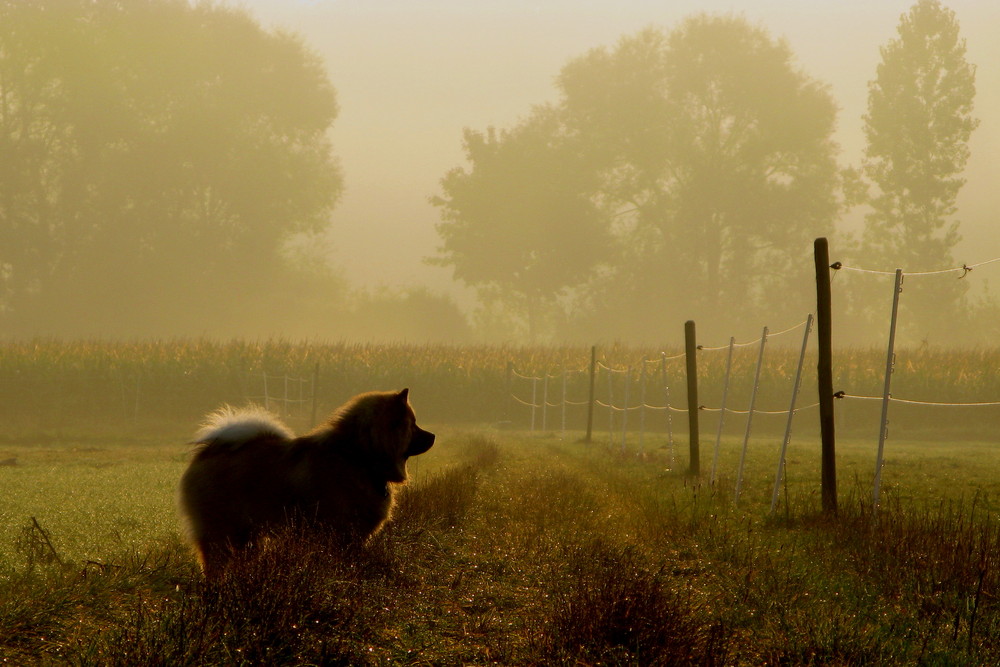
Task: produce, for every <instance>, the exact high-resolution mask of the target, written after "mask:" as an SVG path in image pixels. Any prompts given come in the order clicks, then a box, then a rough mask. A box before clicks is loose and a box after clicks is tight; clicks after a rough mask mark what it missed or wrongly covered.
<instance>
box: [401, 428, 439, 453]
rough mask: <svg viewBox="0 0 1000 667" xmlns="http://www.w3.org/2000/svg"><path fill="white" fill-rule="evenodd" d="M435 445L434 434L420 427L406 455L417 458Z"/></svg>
mask: <svg viewBox="0 0 1000 667" xmlns="http://www.w3.org/2000/svg"><path fill="white" fill-rule="evenodd" d="M433 444H434V434H433V433H431V432H430V431H425V430H424V429H422V428H419V427H418V428H417V430H416V431H415V432H414V434H413V439H412V440H410V447H409V449H408V450H407V452H406V455H407V456H416V455H417V454H423V453H424V452H426V451H427V450H428V449H430V448H431V446H432V445H433Z"/></svg>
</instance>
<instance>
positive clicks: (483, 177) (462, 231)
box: [431, 107, 606, 339]
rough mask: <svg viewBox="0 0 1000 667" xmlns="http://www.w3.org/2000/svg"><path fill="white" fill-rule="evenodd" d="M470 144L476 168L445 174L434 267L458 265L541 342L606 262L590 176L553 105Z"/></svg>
mask: <svg viewBox="0 0 1000 667" xmlns="http://www.w3.org/2000/svg"><path fill="white" fill-rule="evenodd" d="M464 147H465V154H466V158H467V159H468V161H469V163H470V167H469V169H462V168H456V169H453V170H451V171H450V172H448V174H447V175H446V176H445V177H444V178H443V179H442V181H441V187H442V190H443V193H444V194H443V195H441V196H436V197H433V198H432V200H431V201H432V202H433V203H434V204H435V205H436V206H438V207H440V208H441V210H442V213H441V216H442V220H443V221H442V222H441V224H439V225H438V227H437V230H438V233H439V234H440V236H441V239H442V245H441V247H440V248H439V255H438V256H437V257H436V258H433V259H432V260H431V261H432V262H434V263H437V264H440V265H443V266H451V267H452V269H453V271H454V276H455V278H457V279H458V280H460V281H462V282H463V283H465V284H466V285H469V286H472V287H475V288H476V290H477V292H478V294H479V296H480V298H481V299H482V300H483V302H484V303H485V304H487V306H489V305H493V304H495V303H497V302H500V303H503V304H504V305H506V306H507V308H508V310H509V311H511V313H512V314H513V315H514V316H516V317H517V318H519V319H520V320H521V321H522V322H523V326H524V330H525V331H526V333H527V334H528V336H529V337H530V338H532V339H534V338H536V337H537V336H539V335H540V334H541V333H542V332H543V329H544V328H545V327H546V326H549V328H550V329H551V326H552V322H553V317H555V315H556V313H558V312H560V299H563V298H566V297H567V296H568V292H569V291H570V290H571V289H572V288H573V287H575V286H577V285H579V284H580V283H582V282H584V281H585V280H586V279H587V278H588V277H589V276H590V275H591V272H592V271H593V270H594V269H595V267H596V266H597V265H598V264H599V262H600V260H601V259H602V257H603V256H604V253H605V245H606V244H605V241H606V235H605V233H604V227H603V220H602V219H601V217H600V215H599V211H598V209H597V207H596V206H595V205H594V204H593V202H592V201H590V199H589V198H588V194H589V192H590V191H591V189H592V188H591V187H589V186H588V180H592V176H591V175H590V174H589V173H588V172H587V171H586V170H585V169H582V168H581V167H580V166H579V162H580V155H579V151H578V147H577V146H575V145H574V144H573V143H572V142H569V141H567V140H566V139H565V137H563V136H562V134H561V129H560V122H559V118H558V116H557V115H556V113H555V111H554V110H553V109H551V108H547V107H543V108H539V109H536V110H535V112H534V113H533V114H532V115H531V116H530V117H529V118H528V119H527V120H525V121H524V122H522V123H521V124H520V125H519V126H517V127H516V128H514V129H512V130H509V131H503V132H500V133H497V132H496V131H494V130H492V129H490V130H489V131H488V132H486V133H485V134H484V133H481V132H475V131H472V130H466V132H465V140H464Z"/></svg>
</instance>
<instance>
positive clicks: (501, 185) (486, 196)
mask: <svg viewBox="0 0 1000 667" xmlns="http://www.w3.org/2000/svg"><path fill="white" fill-rule="evenodd" d="M557 86H558V90H559V94H560V96H559V99H558V101H556V102H554V103H551V104H546V105H542V106H539V107H536V108H535V109H533V110H532V111H531V112H530V114H528V115H527V117H526V118H525V119H524V120H522V121H521V122H520V123H519V124H517V125H516V126H514V127H512V128H509V129H503V130H497V129H494V128H489V129H488V130H486V131H485V132H483V131H475V130H466V131H465V134H464V147H465V152H466V158H467V164H466V165H465V166H462V167H457V168H455V169H453V170H451V171H450V172H448V173H447V174H446V175H445V176H444V178H443V179H442V181H441V192H440V194H438V195H437V196H435V197H434V198H433V199H432V201H433V203H434V204H435V205H437V206H438V207H440V209H441V215H442V222H441V224H440V225H439V227H438V230H439V232H440V236H441V239H442V244H441V246H440V249H439V252H438V254H437V255H436V256H435V257H433V258H432V259H431V261H433V262H435V263H438V264H441V265H444V266H450V267H452V269H453V271H454V275H455V277H456V279H458V280H460V281H462V282H464V283H465V284H467V285H469V286H472V287H474V288H475V289H476V290H477V291H478V293H479V296H480V300H481V303H482V305H483V307H482V309H481V311H480V313H479V316H480V317H481V318H483V320H484V321H490V322H492V323H493V326H496V323H498V322H502V323H505V324H506V325H507V327H508V330H512V331H521V332H523V333H526V334H527V335H528V336H530V337H532V338H534V339H546V338H560V339H561V338H567V337H568V338H572V339H584V340H586V339H599V338H608V337H613V338H622V339H632V340H635V339H646V340H649V339H652V340H657V339H662V338H664V337H665V335H664V332H671V331H673V330H675V329H677V328H678V327H679V326H680V323H681V322H683V321H684V320H686V319H695V320H696V321H698V322H700V323H705V324H708V325H709V326H710V327H714V331H715V332H716V333H717V334H719V335H721V334H723V333H725V334H729V333H740V334H743V335H749V334H750V333H751V332H752V329H749V328H747V327H748V326H752V327H759V326H761V325H762V324H765V323H772V324H773V323H793V322H796V321H798V320H799V319H804V315H805V313H806V312H808V311H809V310H811V308H812V303H813V292H812V291H811V289H810V285H811V277H810V276H811V272H812V264H811V259H810V249H811V241H812V239H813V238H815V237H817V236H834V237H836V236H838V235H837V230H836V223H837V222H838V220H839V219H840V218H841V216H842V215H843V214H844V213H845V212H846V211H847V210H848V209H849V208H851V207H855V206H862V207H865V209H866V210H867V211H868V213H867V214H866V217H865V228H864V233H863V235H862V236H861V237H860V238H853V237H851V236H849V235H844V234H841V235H839V239H838V240H837V247H838V249H839V251H840V252H842V253H843V255H842V256H841V257H840V259H849V260H852V261H857V262H859V263H864V264H868V265H872V266H875V267H878V268H884V267H895V266H900V267H906V268H908V269H911V270H919V269H923V268H926V267H928V266H930V267H941V268H946V267H950V266H953V262H954V261H955V260H954V257H953V256H952V248H953V247H954V245H955V243H956V242H957V240H958V238H959V237H958V222H957V220H955V219H954V217H953V214H954V213H955V212H956V207H955V200H956V196H957V194H958V191H959V189H960V187H961V185H962V183H963V182H964V181H962V179H961V173H962V171H963V169H964V166H965V162H966V159H967V157H968V154H969V151H968V147H967V141H968V139H969V136H970V133H971V131H972V130H973V129H974V128H975V126H976V121H975V120H974V119H973V118H972V116H971V112H972V103H973V98H974V95H975V85H974V68H973V67H972V66H971V65H969V64H968V63H967V62H966V61H965V45H964V42H963V41H962V40H961V39H960V38H959V35H958V22H957V20H956V18H955V16H954V14H953V12H951V11H950V10H948V9H946V8H944V7H942V6H941V5H940V3H939V2H937V0H920V1H919V2H917V3H916V4H915V5H914V6H913V8H912V9H911V10H910V11H909V12H908V13H907V14H905V15H903V16H902V18H901V21H900V25H899V37H898V38H897V39H895V40H893V41H892V42H890V43H889V44H888V45H887V46H886V47H884V48H883V49H882V63H881V65H880V66H879V69H878V73H877V77H876V78H875V80H874V81H872V82H871V84H870V97H869V106H868V113H867V114H866V116H865V118H864V123H865V134H866V137H867V140H868V147H867V150H866V151H865V155H864V159H863V161H862V164H861V166H860V168H857V169H846V170H842V169H840V168H839V167H838V164H837V160H836V158H837V152H838V150H839V149H838V147H837V146H836V144H835V143H834V141H833V138H832V136H833V132H834V124H835V116H836V105H835V103H834V100H833V99H832V98H831V96H830V93H829V92H828V90H827V88H826V87H825V86H824V85H822V84H820V83H819V82H817V81H815V80H814V79H812V78H810V77H809V76H807V75H806V74H805V73H803V72H802V71H801V70H799V69H798V68H797V67H796V66H795V64H794V58H793V54H792V52H791V51H790V49H789V48H788V46H787V45H786V44H785V43H784V42H782V41H778V40H775V39H773V38H771V37H770V35H769V34H768V33H767V32H766V31H765V30H764V29H762V28H760V27H757V26H754V25H752V24H750V23H749V22H747V21H746V20H744V19H742V18H738V17H734V16H708V15H698V16H694V17H691V18H689V19H687V20H686V21H683V22H682V23H681V24H680V25H679V26H678V27H677V28H676V29H674V30H672V31H670V32H664V31H661V30H658V29H647V30H644V31H642V32H640V33H638V34H635V35H631V36H627V37H624V38H622V39H621V41H620V42H619V43H618V44H617V45H616V46H615V47H614V48H610V49H609V48H599V49H595V50H593V51H591V52H589V53H587V54H585V55H583V56H581V57H579V58H576V59H574V60H572V61H571V62H569V63H568V64H567V65H566V66H565V67H564V68H563V69H562V71H561V72H560V73H559V75H558V77H557ZM883 287H884V294H882V292H881V291H878V290H879V289H881V287H880V288H878V289H876V288H875V287H867V286H865V285H863V284H859V285H857V289H856V290H853V291H850V292H841V293H840V295H842V296H846V298H842V299H841V301H840V304H839V305H840V306H841V309H842V310H843V312H844V314H845V315H849V316H850V318H851V321H852V323H853V325H854V326H855V328H854V330H853V332H854V333H858V332H862V331H865V332H869V331H871V330H872V329H873V328H875V329H877V328H878V327H881V326H883V321H882V320H883V319H884V316H885V314H886V311H887V308H888V304H889V303H890V301H891V299H890V289H891V283H890V284H889V285H888V286H883ZM966 289H967V283H961V282H958V281H950V282H948V283H947V284H946V285H944V286H943V287H941V288H938V289H937V290H936V291H935V292H934V293H933V295H932V296H931V297H930V298H929V299H928V298H926V297H924V298H923V301H924V302H925V306H926V307H924V308H923V309H919V308H918V309H915V310H912V311H911V312H912V313H913V316H914V318H915V321H914V323H913V324H912V325H911V329H910V331H911V332H912V333H913V334H914V335H916V336H921V335H922V336H931V337H932V338H934V340H935V341H936V342H938V343H947V342H949V341H952V340H954V339H955V336H954V333H955V324H956V318H959V317H962V318H965V319H968V317H967V312H968V307H969V305H970V304H969V302H968V299H967V295H966ZM920 301H921V298H919V297H918V299H917V300H916V301H913V300H911V303H918V304H919V303H920Z"/></svg>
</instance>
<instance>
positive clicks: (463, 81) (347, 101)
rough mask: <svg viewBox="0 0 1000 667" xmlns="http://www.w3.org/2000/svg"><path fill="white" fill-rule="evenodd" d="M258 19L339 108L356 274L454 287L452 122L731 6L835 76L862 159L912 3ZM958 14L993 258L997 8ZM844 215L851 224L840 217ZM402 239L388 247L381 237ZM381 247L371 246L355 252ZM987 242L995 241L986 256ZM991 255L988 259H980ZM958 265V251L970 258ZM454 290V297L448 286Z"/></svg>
mask: <svg viewBox="0 0 1000 667" xmlns="http://www.w3.org/2000/svg"><path fill="white" fill-rule="evenodd" d="M244 4H245V6H246V7H247V8H249V9H250V10H251V11H253V12H254V13H255V15H257V16H259V17H260V18H261V20H262V21H264V22H266V23H267V24H269V25H273V26H285V27H287V28H289V29H292V30H295V31H297V32H300V33H301V34H302V35H304V36H305V37H306V39H307V40H308V42H309V44H310V45H311V46H312V47H313V48H314V49H316V50H317V51H318V52H319V53H320V54H322V55H323V57H324V59H325V61H326V64H327V67H328V69H329V73H330V77H331V79H332V81H333V82H334V85H335V86H336V87H337V91H338V93H339V95H340V101H341V105H342V112H341V116H340V117H339V118H338V120H337V122H336V124H335V126H334V129H333V138H334V145H335V150H336V151H337V154H338V155H339V156H340V158H341V160H342V162H343V166H344V170H345V174H346V193H345V196H344V198H343V200H342V202H341V204H340V206H339V207H338V208H337V210H336V212H335V213H334V216H333V226H332V233H333V234H334V236H335V238H336V243H335V248H334V250H335V255H334V256H335V258H336V262H337V263H338V264H340V265H341V266H343V267H344V268H345V269H346V270H347V273H348V274H349V275H350V277H351V279H352V280H356V281H358V282H359V283H362V284H377V283H384V284H388V285H409V284H411V283H414V282H416V283H418V284H422V285H428V286H431V287H432V288H434V289H440V290H452V289H454V286H453V285H452V283H451V279H450V274H449V272H448V271H447V270H444V269H436V268H432V267H427V266H426V265H425V264H424V263H423V262H422V258H423V257H424V256H426V255H428V254H432V253H433V252H434V248H435V247H436V245H437V244H438V243H439V240H438V238H437V236H436V234H435V232H434V224H435V223H436V222H437V221H438V217H439V216H438V212H437V211H436V210H434V209H433V208H432V207H431V206H429V205H428V204H427V197H428V196H429V195H430V194H432V193H435V192H437V191H438V189H439V188H438V180H439V179H440V178H441V176H442V175H443V174H444V173H445V172H446V171H447V170H448V169H450V168H452V167H455V166H458V165H460V164H461V163H462V160H463V156H462V151H461V145H460V139H461V134H460V131H461V128H463V127H471V128H476V129H485V128H486V127H488V126H491V125H492V126H497V127H506V126H510V125H512V124H514V123H516V122H517V120H518V118H519V117H521V116H523V115H524V114H526V113H527V112H528V111H529V110H530V107H531V106H532V105H534V104H539V103H542V102H546V101H551V100H553V99H554V97H555V90H554V88H553V79H554V77H555V75H556V74H557V73H558V72H559V70H560V68H561V67H562V66H563V65H565V64H566V62H568V61H569V60H570V59H572V58H574V57H576V56H579V55H581V54H583V53H585V52H586V51H587V50H589V49H591V48H594V47H597V46H603V45H613V44H614V43H615V42H616V41H617V40H618V39H619V38H620V37H621V36H622V35H624V34H627V33H632V32H636V31H638V30H641V29H642V28H644V27H646V26H648V25H658V26H666V27H670V26H672V25H674V24H676V23H677V22H678V21H680V20H681V19H682V18H684V17H685V16H688V15H690V14H692V13H697V12H702V11H704V12H712V13H715V12H719V13H728V12H734V13H737V14H739V15H742V16H745V17H746V18H747V19H748V20H750V21H751V22H754V23H757V24H760V25H761V26H763V27H765V28H766V29H767V30H768V31H770V32H771V34H772V35H773V36H774V37H776V38H784V39H786V40H787V41H788V43H789V45H790V46H791V49H792V51H793V52H794V53H795V55H796V56H797V57H798V59H799V62H800V64H801V67H802V68H803V69H804V70H805V71H806V72H808V73H809V74H811V75H812V76H813V77H815V78H816V79H819V80H820V81H823V82H826V83H828V84H829V85H830V87H831V91H832V93H833V95H834V98H835V99H836V101H837V103H838V104H839V106H840V113H839V116H838V129H837V133H836V138H837V140H838V142H839V143H840V145H841V148H842V154H841V161H842V163H844V164H853V163H857V162H858V161H859V159H860V155H861V151H862V150H863V146H864V137H863V134H862V122H861V117H862V115H863V114H864V112H865V105H866V99H867V94H868V82H869V81H870V80H871V79H873V78H874V77H875V72H876V67H877V65H878V62H879V48H880V46H882V45H884V44H885V43H886V42H887V41H888V40H890V39H892V38H894V37H895V36H896V27H897V24H898V22H899V17H900V15H901V14H903V13H905V12H906V11H907V10H908V9H909V8H910V7H911V6H912V4H913V3H912V2H910V1H909V0H902V1H901V0H886V1H880V2H869V1H866V0H846V1H843V0H810V1H809V2H800V1H798V0H748V1H739V2H734V1H721V2H720V1H717V0H706V1H702V0H698V1H690V0H681V1H678V2H669V3H663V2H650V1H648V0H625V1H623V2H606V1H605V2H599V1H593V0H592V1H588V2H577V1H574V0H561V1H548V2H523V1H516V0H515V1H512V2H500V1H489V2H474V3H468V2H461V1H458V0H456V1H453V2H445V1H442V0H432V1H431V2H421V3H413V2H408V1H405V0H403V1H388V2H386V1H379V2H360V1H356V2H339V1H322V0H320V1H317V2H306V1H302V2H286V1H284V0H247V1H246V2H245V3H244ZM944 4H945V6H947V7H949V8H951V9H952V10H954V11H955V13H956V15H957V18H958V20H959V22H960V24H961V31H962V35H963V37H964V38H965V39H966V45H967V48H968V53H967V58H968V60H969V62H971V63H973V64H975V65H976V66H977V72H976V103H975V115H976V116H977V117H978V118H980V119H981V124H980V126H979V128H978V129H977V130H976V131H975V133H974V134H973V137H972V140H971V142H970V145H971V148H972V157H971V159H970V160H969V163H968V168H967V173H966V176H967V178H968V183H967V185H966V186H965V188H964V189H963V191H962V194H961V198H960V202H959V206H960V217H961V219H962V235H963V241H962V242H961V243H960V244H959V246H958V255H959V256H961V257H963V258H965V257H967V258H968V262H969V263H971V262H973V261H977V260H985V259H990V258H992V257H993V256H996V255H998V254H1000V225H997V221H996V210H997V208H998V205H1000V196H998V194H997V191H996V187H995V183H997V181H998V179H1000V44H998V42H997V39H996V27H997V26H998V25H1000V5H998V4H996V3H991V2H983V1H982V0H963V1H957V2H956V1H952V2H946V3H944ZM845 224H847V225H848V226H852V225H853V226H856V224H857V223H856V221H852V220H847V221H845ZM386 236H390V237H392V238H397V239H399V242H398V243H395V244H392V245H391V246H390V247H388V248H386V247H384V246H383V244H381V243H380V240H381V239H384V238H386ZM372 245H376V246H378V247H379V252H378V253H373V254H369V253H364V252H357V249H358V248H365V247H370V246H372ZM991 251H992V252H991ZM986 255H989V257H987V256H986ZM963 261H964V260H963ZM456 293H457V294H461V292H456Z"/></svg>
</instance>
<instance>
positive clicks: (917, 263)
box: [862, 0, 978, 337]
mask: <svg viewBox="0 0 1000 667" xmlns="http://www.w3.org/2000/svg"><path fill="white" fill-rule="evenodd" d="M898 34H899V37H898V38H896V39H893V40H892V41H890V42H889V43H888V44H887V45H886V46H884V47H883V48H882V49H881V53H882V62H881V63H880V64H879V66H878V72H877V76H876V79H875V80H874V81H872V82H871V83H870V84H869V91H868V112H867V114H866V115H865V117H864V123H865V125H864V127H865V136H866V138H867V148H866V150H865V159H864V162H863V165H862V173H863V175H864V176H866V177H867V178H868V179H869V180H870V182H871V183H872V184H873V185H874V192H873V194H872V195H871V196H870V197H869V198H868V203H869V204H870V206H871V210H870V212H869V213H868V215H867V216H866V218H865V231H864V237H863V240H862V252H863V253H864V257H865V259H866V260H867V261H870V262H872V263H874V264H876V265H878V266H882V267H900V268H903V269H904V270H907V269H909V270H911V271H919V270H922V269H926V268H928V267H932V268H951V267H952V266H954V259H953V257H952V249H953V248H954V246H955V244H956V243H957V242H958V241H959V239H960V236H959V233H958V228H959V222H958V221H957V220H955V219H953V216H954V214H955V213H956V211H957V207H956V204H955V202H956V199H957V197H958V193H959V190H961V188H962V185H964V183H965V179H964V178H962V176H961V174H962V172H963V170H964V168H965V163H966V161H967V160H968V157H969V148H968V140H969V136H970V135H971V133H972V131H973V130H974V129H975V127H976V126H977V124H978V121H977V120H975V119H974V118H973V117H972V107H973V100H974V98H975V93H976V90H975V68H974V67H973V66H972V65H970V64H969V63H968V62H967V61H966V60H965V41H964V40H962V39H960V38H959V25H958V21H957V19H956V18H955V14H954V12H952V11H951V10H949V9H947V8H945V7H943V6H941V4H940V3H939V2H938V1H937V0H920V1H919V2H917V3H916V4H915V5H913V7H912V8H911V9H910V11H909V12H908V13H906V14H904V15H903V16H902V17H901V18H900V22H899V27H898ZM966 287H967V283H966V282H964V281H955V280H950V281H944V280H936V281H934V283H933V284H931V283H925V284H922V285H920V288H919V289H920V291H922V292H923V297H922V300H924V301H925V302H926V303H927V305H928V307H927V308H923V309H922V308H917V310H916V312H913V315H914V316H915V318H916V320H915V323H914V327H913V329H914V331H916V332H917V333H916V335H917V336H919V337H926V336H927V335H929V334H930V333H931V332H934V333H939V332H940V333H943V332H944V330H943V327H946V326H954V325H955V323H956V321H957V320H956V316H957V313H958V312H959V310H960V309H961V308H962V306H963V303H964V299H963V295H964V294H965V289H966ZM886 298H887V297H886ZM913 303H914V300H913V298H912V297H911V295H910V294H908V295H907V298H906V299H904V300H903V304H904V305H907V304H913ZM911 312H912V311H911Z"/></svg>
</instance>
